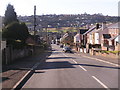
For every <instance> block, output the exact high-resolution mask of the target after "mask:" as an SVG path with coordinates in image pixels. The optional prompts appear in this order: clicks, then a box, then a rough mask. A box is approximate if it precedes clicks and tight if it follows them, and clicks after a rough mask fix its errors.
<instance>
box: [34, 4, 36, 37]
mask: <svg viewBox="0 0 120 90" xmlns="http://www.w3.org/2000/svg"><path fill="white" fill-rule="evenodd" d="M35 29H36V6H34V38H35V35H36V30H35Z"/></svg>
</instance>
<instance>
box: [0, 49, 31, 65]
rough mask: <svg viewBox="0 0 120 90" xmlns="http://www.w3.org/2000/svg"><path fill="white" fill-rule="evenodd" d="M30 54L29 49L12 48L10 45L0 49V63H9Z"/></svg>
mask: <svg viewBox="0 0 120 90" xmlns="http://www.w3.org/2000/svg"><path fill="white" fill-rule="evenodd" d="M31 54H32V51H31V50H30V49H26V48H24V49H12V48H11V47H7V48H4V49H3V50H2V64H10V63H11V62H13V61H15V60H17V59H20V58H23V57H27V56H29V55H31Z"/></svg>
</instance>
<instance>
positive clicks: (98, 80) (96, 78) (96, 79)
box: [92, 76, 110, 90]
mask: <svg viewBox="0 0 120 90" xmlns="http://www.w3.org/2000/svg"><path fill="white" fill-rule="evenodd" d="M92 77H93V78H94V79H95V80H96V81H97V82H98V83H100V84H101V85H102V86H103V87H104V88H106V89H107V90H110V89H109V88H108V87H107V86H106V85H105V84H103V83H102V82H101V81H100V80H99V79H97V78H96V77H95V76H92Z"/></svg>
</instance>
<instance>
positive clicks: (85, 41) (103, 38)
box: [74, 22, 120, 52]
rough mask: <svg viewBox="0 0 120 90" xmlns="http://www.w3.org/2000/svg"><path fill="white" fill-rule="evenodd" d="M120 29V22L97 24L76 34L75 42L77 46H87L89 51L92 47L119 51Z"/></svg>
mask: <svg viewBox="0 0 120 90" xmlns="http://www.w3.org/2000/svg"><path fill="white" fill-rule="evenodd" d="M119 30H120V22H118V23H111V24H107V23H105V22H104V23H102V24H96V25H93V26H92V27H90V28H89V29H86V30H82V31H83V33H81V32H79V33H78V34H77V35H76V36H74V43H75V45H76V47H81V46H84V47H86V51H87V52H89V50H90V49H99V50H108V51H119V50H118V49H119V46H120V40H119V37H120V35H119V34H120V33H119V32H120V31H119ZM80 31H81V30H80Z"/></svg>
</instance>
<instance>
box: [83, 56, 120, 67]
mask: <svg viewBox="0 0 120 90" xmlns="http://www.w3.org/2000/svg"><path fill="white" fill-rule="evenodd" d="M82 57H86V58H90V59H94V60H97V61H101V62H104V63H107V64H111V65H114V66H117V67H118V66H119V65H118V64H114V63H111V62H108V61H104V60H102V59H97V58H92V57H88V56H82Z"/></svg>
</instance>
